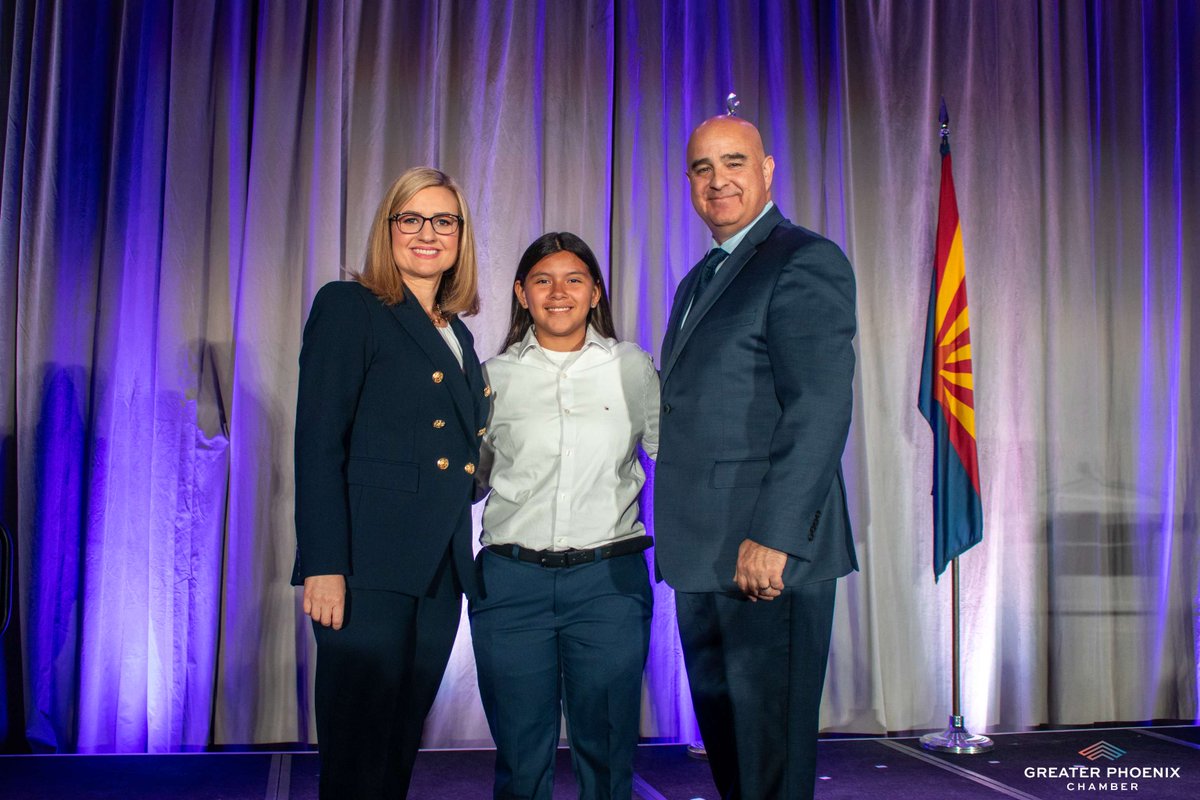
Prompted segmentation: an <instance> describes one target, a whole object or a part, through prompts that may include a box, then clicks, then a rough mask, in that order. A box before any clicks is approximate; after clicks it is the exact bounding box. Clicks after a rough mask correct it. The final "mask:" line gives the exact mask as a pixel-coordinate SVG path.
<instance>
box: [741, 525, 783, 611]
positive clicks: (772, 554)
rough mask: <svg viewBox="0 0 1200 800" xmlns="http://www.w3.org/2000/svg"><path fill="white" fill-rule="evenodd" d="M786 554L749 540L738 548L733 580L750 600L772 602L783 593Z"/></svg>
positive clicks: (744, 540)
mask: <svg viewBox="0 0 1200 800" xmlns="http://www.w3.org/2000/svg"><path fill="white" fill-rule="evenodd" d="M786 563H787V553H785V552H783V551H782V550H776V549H774V548H771V547H767V546H766V545H761V544H759V543H758V542H752V541H750V540H749V539H743V540H742V544H741V546H740V547H739V548H738V560H737V571H736V572H734V573H733V580H734V582H736V583H737V585H738V588H739V589H741V590H742V593H743V594H745V595H746V597H748V598H749V599H750V600H752V601H754V602H757V601H759V600H774V599H775V598H776V597H778V596H779V595H780V594H781V593H782V592H783V566H784V564H786Z"/></svg>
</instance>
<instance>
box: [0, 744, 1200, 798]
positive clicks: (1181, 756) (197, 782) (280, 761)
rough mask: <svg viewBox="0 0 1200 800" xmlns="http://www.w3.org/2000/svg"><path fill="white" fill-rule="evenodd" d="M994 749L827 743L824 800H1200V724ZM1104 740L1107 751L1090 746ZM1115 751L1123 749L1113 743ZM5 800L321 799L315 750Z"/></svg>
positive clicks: (46, 784)
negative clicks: (963, 751)
mask: <svg viewBox="0 0 1200 800" xmlns="http://www.w3.org/2000/svg"><path fill="white" fill-rule="evenodd" d="M993 739H994V740H995V742H996V747H995V749H994V750H993V751H992V752H990V753H987V754H984V755H976V756H953V755H941V754H933V753H929V752H926V751H924V750H922V749H921V748H920V745H919V744H918V740H917V739H915V738H888V739H828V740H822V742H821V744H820V756H819V762H818V775H819V776H820V779H819V780H818V781H817V797H818V798H826V799H827V798H856V799H857V798H887V799H888V800H917V799H918V798H919V799H920V800H934V799H935V798H936V800H942V799H943V798H944V799H945V800H974V798H999V797H1015V798H1026V799H1027V800H1028V799H1029V798H1037V799H1038V800H1043V799H1044V800H1049V799H1050V798H1073V799H1075V800H1077V799H1078V798H1097V797H1113V798H1124V797H1136V798H1147V799H1148V800H1176V799H1178V800H1194V798H1197V797H1200V727H1195V726H1184V727H1180V726H1172V727H1155V728H1087V729H1082V730H1066V731H1047V732H1036V733H1014V734H998V735H996V736H994V737H993ZM1100 742H1107V743H1108V744H1109V745H1110V746H1111V747H1110V748H1103V749H1104V750H1106V752H1107V753H1108V755H1109V756H1113V758H1111V759H1110V758H1108V757H1099V758H1097V759H1096V760H1094V761H1090V760H1088V759H1087V758H1085V757H1084V756H1083V755H1081V754H1080V752H1079V751H1080V750H1084V749H1087V748H1091V746H1092V745H1096V744H1098V743H1100ZM1112 748H1116V749H1112ZM635 768H636V770H637V774H636V777H635V797H640V798H643V800H663V799H664V798H666V800H695V799H697V798H701V799H703V800H717V793H716V789H714V787H713V784H712V781H711V780H710V778H709V773H708V765H707V764H706V763H704V762H703V761H696V760H694V759H692V758H689V757H688V755H687V752H686V749H685V748H684V747H682V746H680V745H644V746H642V747H639V748H638V753H637V757H636V762H635ZM491 770H492V752H491V751H489V750H455V751H449V750H437V751H423V752H422V753H421V754H420V756H419V757H418V759H417V766H416V772H415V774H414V776H413V786H412V792H411V793H410V795H409V796H410V797H411V798H414V799H415V800H432V799H433V798H437V800H447V799H450V800H473V799H474V798H479V800H486V798H490V797H491ZM0 797H2V798H4V799H5V800H26V799H29V800H33V798H37V800H46V798H78V799H79V800H85V799H86V800H91V799H92V798H106V800H107V799H108V798H111V799H112V800H118V799H120V800H141V799H142V798H163V797H170V798H173V800H200V799H201V798H222V799H223V800H240V798H255V800H262V798H266V800H285V799H287V798H293V799H294V800H307V799H308V798H312V799H313V800H315V798H316V797H317V756H316V754H315V753H310V752H291V753H262V752H255V753H189V754H172V755H149V756H146V755H142V756H102V755H97V756H68V755H61V756H60V755H46V756H0ZM554 797H555V798H556V800H558V798H563V799H564V800H566V799H567V798H574V797H575V781H574V778H573V776H572V775H571V766H570V757H569V755H568V754H567V752H566V751H565V750H560V751H559V753H558V766H557V770H556V779H555V790H554Z"/></svg>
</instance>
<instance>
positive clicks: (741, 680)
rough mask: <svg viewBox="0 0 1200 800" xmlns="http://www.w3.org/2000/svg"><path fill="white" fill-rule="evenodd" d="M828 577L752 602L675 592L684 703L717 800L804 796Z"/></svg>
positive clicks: (813, 743) (812, 770)
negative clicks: (687, 697) (688, 702)
mask: <svg viewBox="0 0 1200 800" xmlns="http://www.w3.org/2000/svg"><path fill="white" fill-rule="evenodd" d="M836 583H837V581H835V580H828V581H819V582H817V583H811V584H806V585H803V586H797V587H795V588H792V587H788V588H787V589H786V590H785V591H784V592H783V594H782V595H780V596H779V597H777V598H775V599H774V600H771V601H769V602H768V601H762V600H760V601H758V602H757V603H752V602H750V601H749V600H746V599H745V598H743V597H741V596H734V595H728V594H718V593H705V592H700V593H691V592H676V593H675V609H676V614H677V615H678V619H679V636H680V640H681V643H682V644H683V657H684V663H685V664H686V665H687V673H688V683H689V684H690V686H691V690H692V704H693V706H694V707H695V709H696V720H697V722H699V724H700V734H701V735H702V736H703V737H704V747H705V749H706V750H707V751H708V763H709V767H710V768H711V769H712V774H713V781H714V782H715V783H716V784H717V789H718V790H719V791H720V792H721V797H722V798H724V800H804V798H811V797H812V796H813V789H814V784H815V782H816V763H817V729H818V727H819V717H820V710H821V690H822V689H823V687H824V683H825V665H826V662H827V661H828V658H829V637H830V633H831V631H832V629H833V599H834V590H835V587H836Z"/></svg>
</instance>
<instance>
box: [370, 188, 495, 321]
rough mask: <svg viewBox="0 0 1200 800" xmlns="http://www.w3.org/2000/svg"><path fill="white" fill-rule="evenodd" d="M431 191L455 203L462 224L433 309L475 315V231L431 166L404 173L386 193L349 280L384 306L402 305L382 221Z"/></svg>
mask: <svg viewBox="0 0 1200 800" xmlns="http://www.w3.org/2000/svg"><path fill="white" fill-rule="evenodd" d="M432 186H443V187H445V188H447V189H449V190H450V191H451V192H453V193H454V197H455V198H456V199H457V200H458V214H459V216H460V217H462V225H461V226H460V227H459V230H458V258H456V259H455V261H454V266H452V267H450V269H448V270H446V271H445V272H444V273H443V274H442V282H441V284H439V286H438V291H437V298H436V301H437V304H438V306H439V307H440V308H441V311H442V313H443V314H445V315H447V316H451V315H455V314H461V315H463V316H470V315H472V314H478V313H479V272H478V267H477V264H476V261H475V228H474V226H473V225H472V224H471V212H470V210H469V209H468V208H467V200H466V198H465V197H463V193H462V190H461V189H459V188H458V184H456V183H455V182H454V179H453V178H451V177H450V176H449V175H447V174H446V173H444V172H442V171H441V170H437V169H433V168H432V167H413V168H412V169H409V170H406V171H405V172H404V174H403V175H401V176H400V177H399V178H396V180H395V181H394V182H393V183H392V185H391V188H389V189H388V190H387V194H385V195H384V197H383V202H381V203H380V204H379V209H378V210H377V211H376V212H375V219H374V220H373V221H372V222H371V232H370V233H369V234H368V235H367V255H366V259H365V260H364V263H363V269H362V272H360V273H358V274H357V275H355V276H354V278H355V280H357V281H358V282H359V283H361V284H362V285H363V286H366V287H367V288H368V289H370V290H371V292H372V293H374V294H375V296H376V297H378V298H379V299H380V300H382V301H383V302H385V303H387V304H388V305H395V304H396V303H402V302H404V299H405V296H406V292H405V288H404V278H403V276H402V275H401V274H400V269H399V267H397V266H396V261H395V259H394V258H393V257H392V234H391V222H389V221H388V217H390V216H392V215H393V214H396V213H399V212H400V211H403V210H404V206H405V205H406V204H407V203H408V201H409V200H412V198H413V195H415V194H416V193H417V192H419V191H421V190H422V189H428V188H430V187H432Z"/></svg>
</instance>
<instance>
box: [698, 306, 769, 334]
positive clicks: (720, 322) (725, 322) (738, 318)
mask: <svg viewBox="0 0 1200 800" xmlns="http://www.w3.org/2000/svg"><path fill="white" fill-rule="evenodd" d="M757 319H758V312H757V311H751V312H750V313H748V314H733V315H732V316H728V317H719V318H717V319H711V318H710V319H706V320H704V321H705V322H706V323H708V324H707V325H705V326H704V329H705V330H708V331H722V330H725V329H727V328H742V327H745V326H746V325H751V324H753V323H754V321H755V320H757Z"/></svg>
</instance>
